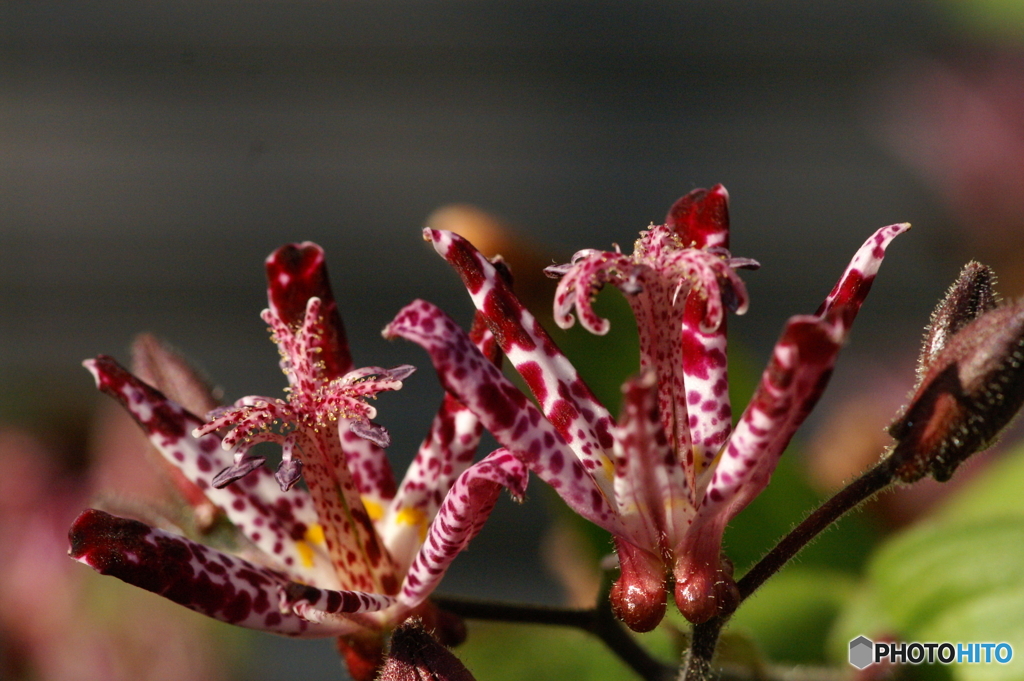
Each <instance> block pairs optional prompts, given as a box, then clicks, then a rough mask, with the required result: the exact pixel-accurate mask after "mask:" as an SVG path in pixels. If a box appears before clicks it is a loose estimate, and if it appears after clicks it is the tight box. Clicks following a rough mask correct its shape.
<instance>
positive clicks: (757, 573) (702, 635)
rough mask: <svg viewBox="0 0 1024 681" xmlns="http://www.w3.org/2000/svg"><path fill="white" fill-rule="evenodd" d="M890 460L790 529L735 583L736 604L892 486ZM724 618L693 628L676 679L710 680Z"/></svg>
mask: <svg viewBox="0 0 1024 681" xmlns="http://www.w3.org/2000/svg"><path fill="white" fill-rule="evenodd" d="M892 462H893V459H892V457H887V458H886V459H884V460H882V461H881V462H880V463H879V464H878V465H876V466H875V467H874V468H872V469H871V470H869V471H868V472H867V473H864V474H863V475H862V476H860V477H859V478H857V479H856V480H854V481H853V482H851V483H850V484H849V485H847V486H846V487H844V488H843V489H842V490H840V491H839V492H837V493H836V495H835V496H833V497H832V498H831V499H829V500H828V501H826V502H825V503H824V504H822V505H821V506H819V507H818V508H817V510H815V511H814V512H813V513H811V514H810V515H809V516H807V518H805V519H804V521H803V522H802V523H800V524H799V525H797V526H796V527H795V528H793V529H792V530H791V531H790V532H789V534H787V535H786V536H785V537H783V538H782V540H781V541H780V542H779V543H778V544H776V545H775V548H773V549H772V550H771V551H769V552H768V553H767V554H766V555H765V556H764V558H762V559H761V560H760V561H758V563H757V564H756V565H754V567H752V568H750V570H749V571H748V572H747V574H745V575H743V578H742V579H740V580H739V581H738V582H736V586H737V587H739V590H740V602H741V603H742V602H743V601H744V600H746V599H747V598H748V597H749V596H750V595H751V594H752V593H754V592H755V591H756V590H757V589H758V587H760V586H761V585H762V584H764V583H765V581H766V580H767V579H768V578H769V577H771V576H772V575H774V574H775V573H776V572H778V571H779V570H780V569H781V568H782V567H783V566H784V565H785V564H786V563H788V562H789V560H790V559H791V558H793V556H795V555H796V554H797V553H799V552H800V550H801V549H803V548H804V547H805V546H807V544H809V543H810V542H811V540H813V539H814V538H815V537H817V536H818V535H819V534H821V532H822V531H823V530H824V529H825V528H827V527H828V526H829V525H831V524H832V523H834V522H836V521H837V520H839V519H840V518H841V517H843V516H844V515H845V514H846V513H847V512H848V511H850V510H851V509H853V508H855V507H857V506H858V505H860V504H861V503H862V502H864V501H865V500H867V499H869V498H870V497H872V496H874V495H875V494H877V493H878V492H880V491H882V490H883V489H885V488H886V487H888V486H889V485H891V484H892V482H893V480H894V479H895V469H896V466H895V464H894V463H892ZM727 621H728V618H722V617H715V618H713V619H711V620H709V621H707V622H704V623H703V624H697V625H695V626H694V627H693V640H692V642H691V645H690V654H689V655H688V656H687V658H686V664H685V666H684V668H683V672H682V674H681V675H680V679H681V681H709V679H711V678H712V677H713V675H712V671H711V660H712V658H713V657H714V654H715V648H716V647H717V645H718V637H719V634H721V632H722V627H723V626H725V623H726V622H727Z"/></svg>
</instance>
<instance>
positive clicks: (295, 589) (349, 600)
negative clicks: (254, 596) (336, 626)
mask: <svg viewBox="0 0 1024 681" xmlns="http://www.w3.org/2000/svg"><path fill="white" fill-rule="evenodd" d="M281 600H282V604H283V605H284V606H285V607H288V608H290V609H291V611H292V612H294V613H295V614H296V615H298V616H299V617H301V618H302V619H304V620H309V621H310V622H313V623H316V624H322V623H326V622H331V621H341V622H344V621H345V620H344V619H342V618H340V617H338V616H339V615H356V614H361V613H374V612H380V611H381V610H386V609H387V608H390V607H391V606H393V605H395V604H397V603H398V600H397V599H396V598H395V597H394V596H385V595H383V594H371V593H363V592H361V591H333V590H330V589H318V588H316V587H313V586H308V585H306V584H296V583H294V582H292V583H291V584H289V585H288V588H287V589H285V592H284V597H283V598H282V599H281ZM358 619H359V618H355V621H358ZM364 621H365V620H364Z"/></svg>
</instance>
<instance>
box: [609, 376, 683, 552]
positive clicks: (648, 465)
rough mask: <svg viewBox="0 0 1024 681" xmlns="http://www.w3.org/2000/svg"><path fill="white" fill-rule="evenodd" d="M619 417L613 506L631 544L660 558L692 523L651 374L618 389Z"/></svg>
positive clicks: (616, 436)
mask: <svg viewBox="0 0 1024 681" xmlns="http://www.w3.org/2000/svg"><path fill="white" fill-rule="evenodd" d="M622 392H623V404H622V414H621V416H620V417H619V424H618V426H617V428H616V431H615V440H616V448H615V500H616V503H617V506H618V511H619V515H620V516H621V517H622V521H623V524H624V525H625V526H626V528H627V532H628V535H627V536H628V537H630V539H631V540H632V541H633V543H634V544H635V545H636V546H638V547H641V548H644V549H647V550H648V551H651V552H655V553H656V554H657V555H661V554H664V553H667V552H669V551H671V550H672V549H673V548H674V547H673V546H671V545H667V544H666V542H669V541H671V538H672V537H677V536H682V533H683V532H685V531H686V527H687V526H688V525H689V523H690V521H691V520H692V519H693V502H692V500H691V494H690V490H689V486H688V482H687V480H686V474H685V470H684V468H683V466H682V465H680V461H679V459H678V456H677V455H676V453H675V452H674V451H673V449H672V447H671V445H670V443H669V441H668V438H667V437H666V436H665V431H664V429H663V428H662V427H661V419H660V417H659V415H658V386H657V382H656V377H655V375H654V373H653V372H647V373H644V374H642V375H641V376H640V377H638V378H634V379H630V380H629V381H627V382H626V384H625V385H623V386H622Z"/></svg>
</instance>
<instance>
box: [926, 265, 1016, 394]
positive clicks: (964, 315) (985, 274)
mask: <svg viewBox="0 0 1024 681" xmlns="http://www.w3.org/2000/svg"><path fill="white" fill-rule="evenodd" d="M995 283H996V275H995V273H994V272H993V271H992V268H990V267H988V266H987V265H982V264H981V263H979V262H976V261H974V260H972V261H971V262H969V263H967V264H966V265H964V268H963V269H962V270H961V271H960V276H959V277H957V280H956V281H955V282H953V285H952V286H950V287H949V290H948V291H946V297H945V298H943V299H942V302H940V303H939V304H938V306H937V307H936V308H935V311H934V312H932V318H931V321H930V322H929V323H928V327H927V333H926V334H925V337H924V343H923V345H922V347H921V356H920V357H919V358H918V360H917V386H915V388H916V387H919V386H920V385H921V382H922V381H923V380H924V377H925V376H926V375H927V374H928V370H929V369H930V368H931V365H932V363H933V362H934V361H935V358H936V357H937V356H938V354H939V352H941V351H942V348H944V347H946V344H947V343H948V342H949V339H950V338H952V337H953V336H954V335H955V334H956V332H957V331H959V330H960V329H962V328H964V327H965V326H967V325H968V324H970V323H971V322H972V321H974V320H975V319H977V318H978V317H980V316H981V315H982V314H984V313H985V312H988V311H989V310H992V309H995V307H996V304H997V302H998V297H997V296H996V293H995V290H994V289H993V288H992V287H993V286H994V285H995Z"/></svg>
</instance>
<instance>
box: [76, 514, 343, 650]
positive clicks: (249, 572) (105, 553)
mask: <svg viewBox="0 0 1024 681" xmlns="http://www.w3.org/2000/svg"><path fill="white" fill-rule="evenodd" d="M68 538H69V540H70V544H71V548H70V550H69V554H70V555H71V557H72V558H74V559H75V560H77V561H79V562H80V563H84V564H85V565H88V566H89V567H91V568H93V569H94V570H96V571H97V572H99V573H100V574H104V575H111V576H114V577H117V578H118V579H121V580H123V581H125V582H128V583H129V584H132V585H134V586H137V587H140V588H142V589H145V590H147V591H151V592H153V593H155V594H158V595H160V596H163V597H164V598H168V599H170V600H172V601H174V602H175V603H179V604H181V605H184V606H185V607H187V608H189V609H191V610H195V611H196V612H198V613H201V614H203V615H207V616H208V617H213V618H215V619H218V620H221V621H223V622H228V623H230V624H237V625H239V626H242V627H247V628H249V629H259V630H262V631H269V632H273V633H275V634H282V635H285V636H297V637H304V638H318V637H325V636H340V635H344V634H347V633H352V631H353V630H355V629H357V628H358V627H356V626H354V625H353V624H352V623H351V622H344V621H342V622H326V623H324V624H322V625H316V624H313V623H311V622H308V621H306V620H305V619H303V618H301V617H299V616H297V615H295V614H294V613H292V612H288V611H285V612H281V610H280V608H279V602H280V596H281V593H282V592H283V590H284V589H286V588H287V587H288V585H289V584H290V582H289V581H288V579H287V578H286V577H285V576H284V575H282V574H280V573H277V572H274V571H272V570H268V569H266V568H263V567H260V566H258V565H254V564H252V563H250V562H248V561H246V560H243V559H241V558H236V557H235V556H229V555H227V554H224V553H220V552H219V551H216V550H214V549H211V548H208V547H206V546H203V545H202V544H197V543H195V542H192V541H189V540H188V539H185V538H183V537H178V536H175V535H173V534H169V533H167V532H164V531H163V530H158V529H155V528H152V527H149V526H148V525H145V524H144V523H140V522H138V521H135V520H129V519H127V518H119V517H117V516H112V515H109V514H107V513H104V512H102V511H96V510H87V511H85V512H83V513H82V514H81V515H80V516H79V517H78V519H77V520H75V522H74V524H73V525H72V526H71V530H70V531H69V532H68Z"/></svg>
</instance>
